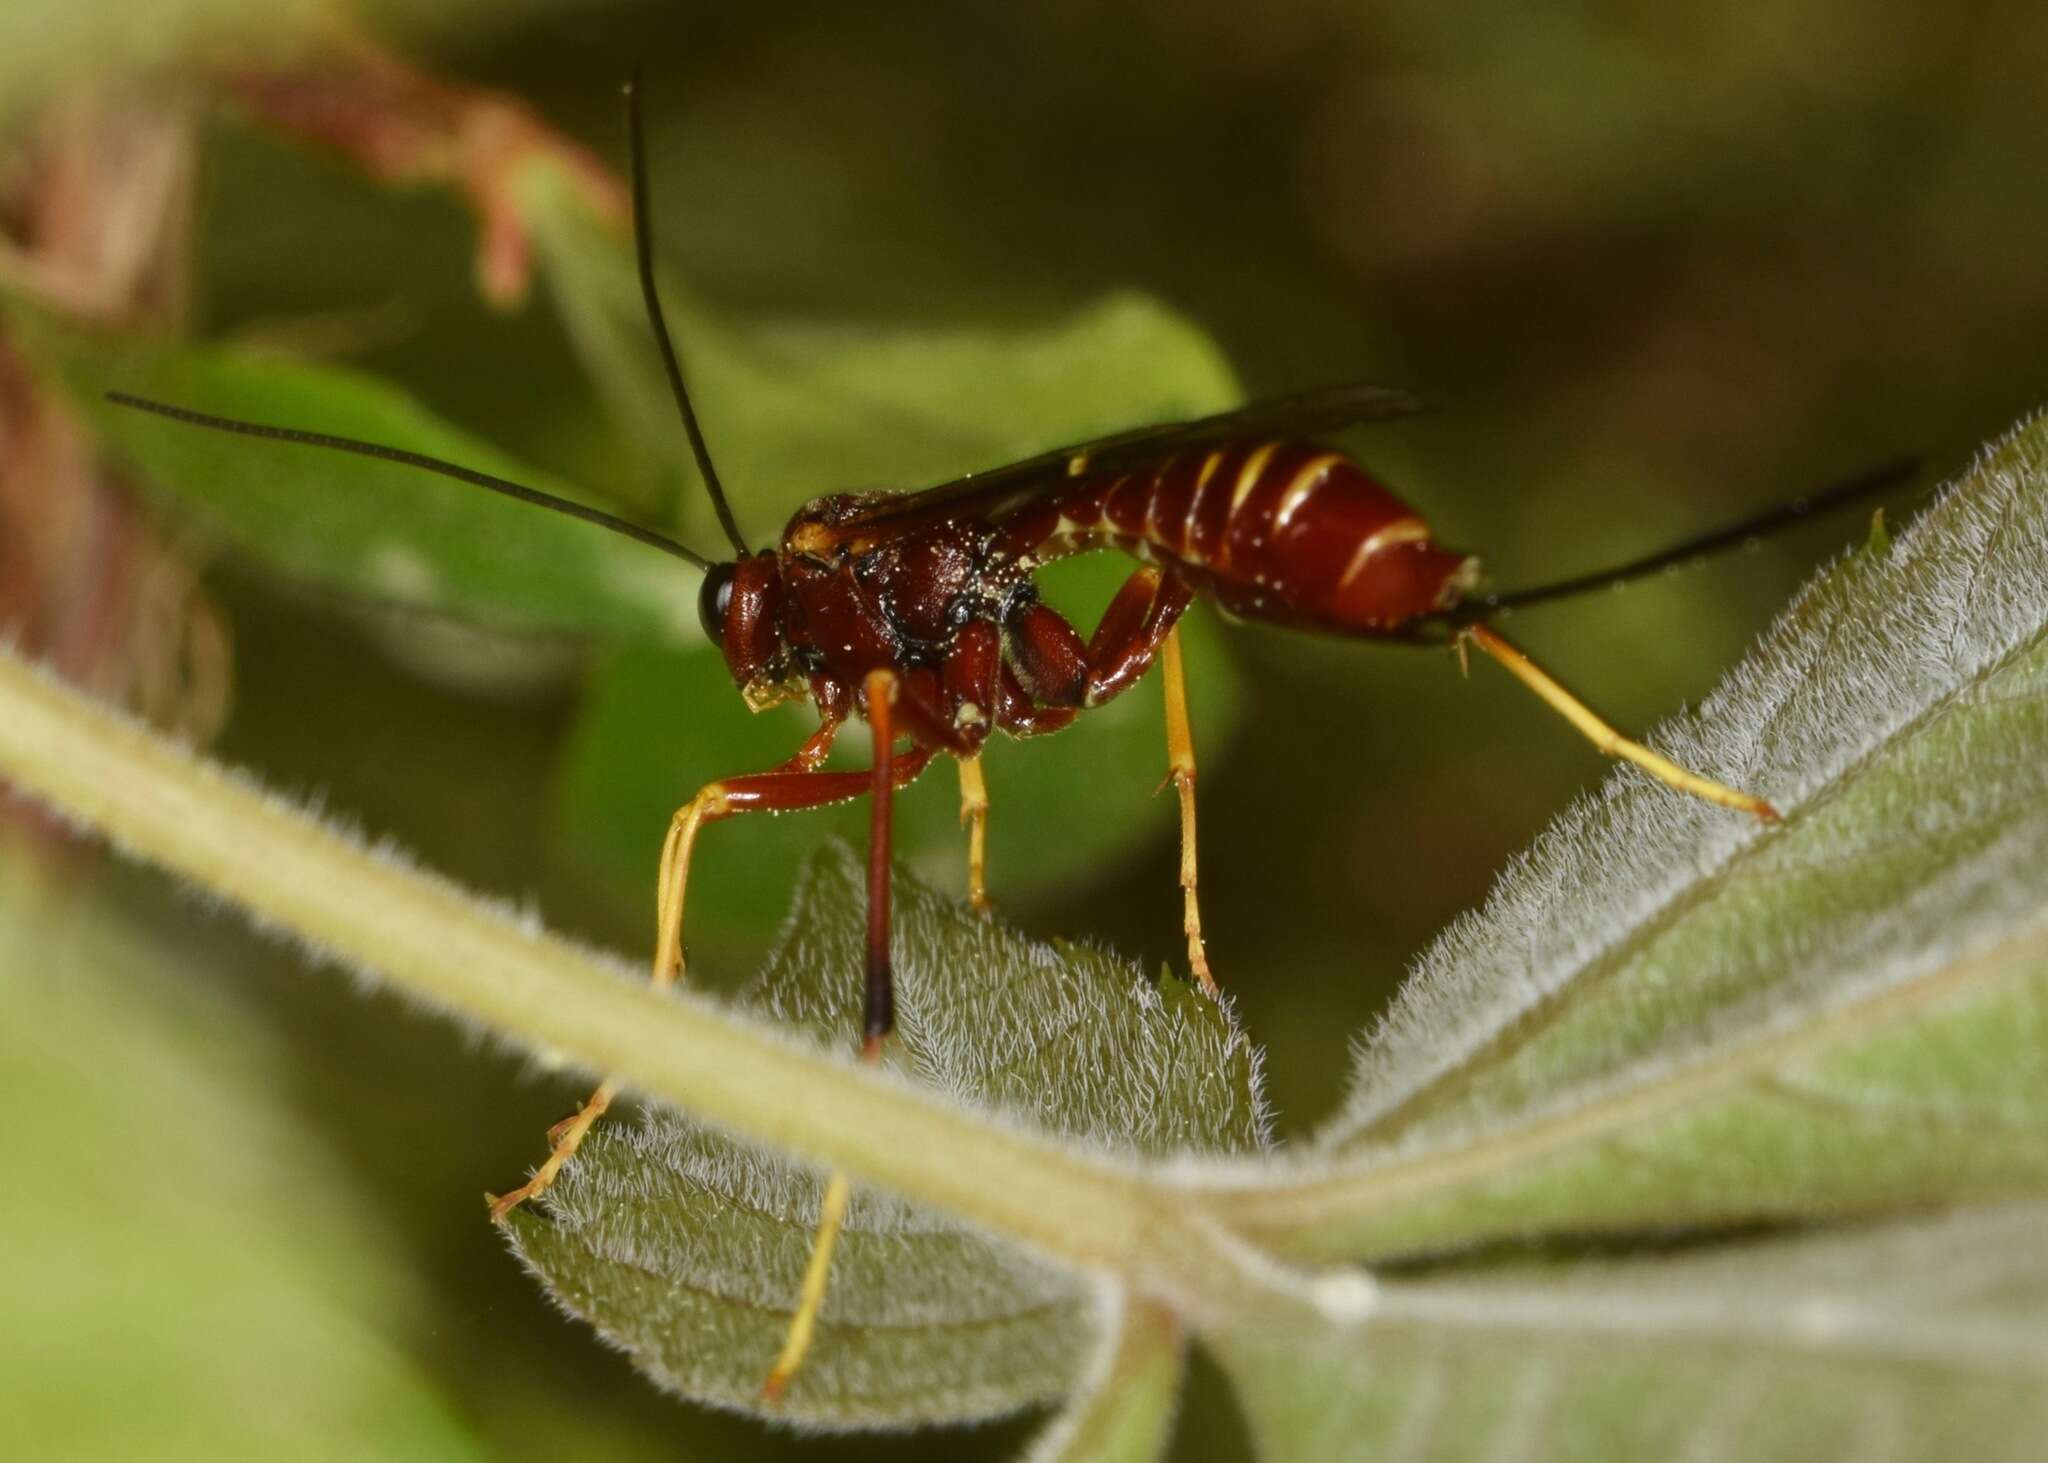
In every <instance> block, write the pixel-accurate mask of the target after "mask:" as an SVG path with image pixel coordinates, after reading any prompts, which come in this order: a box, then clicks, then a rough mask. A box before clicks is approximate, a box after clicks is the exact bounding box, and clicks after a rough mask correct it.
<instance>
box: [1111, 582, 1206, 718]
mask: <svg viewBox="0 0 2048 1463" xmlns="http://www.w3.org/2000/svg"><path fill="white" fill-rule="evenodd" d="M1193 602H1194V591H1193V590H1191V589H1189V588H1188V585H1187V581H1186V580H1184V579H1182V578H1180V577H1179V576H1178V575H1172V574H1162V573H1161V572H1160V571H1159V570H1158V569H1156V568H1153V567H1152V566H1150V565H1147V566H1146V567H1144V568H1142V569H1140V570H1138V571H1137V572H1136V573H1135V574H1133V575H1131V577H1130V578H1129V579H1126V580H1125V581H1124V584H1123V588H1121V589H1119V590H1118V591H1117V592H1116V598H1115V599H1113V600H1111V601H1110V602H1109V608H1108V609H1106V610H1104V611H1103V612H1102V619H1101V621H1100V622H1098V623H1097V625H1096V626H1095V633H1094V634H1093V635H1091V636H1090V637H1089V639H1088V692H1087V704H1088V705H1090V706H1100V705H1101V704H1102V703H1103V702H1105V701H1107V700H1109V699H1111V698H1112V697H1115V696H1120V695H1122V694H1123V693H1124V692H1125V691H1127V690H1129V689H1130V688H1131V687H1132V686H1134V685H1136V684H1137V683H1138V681H1139V680H1140V679H1142V678H1143V676H1144V674H1145V672H1146V671H1148V670H1150V669H1151V668H1152V660H1153V657H1154V656H1156V655H1157V654H1158V653H1159V647H1160V645H1161V644H1162V643H1164V641H1165V640H1166V637H1167V636H1168V635H1171V634H1172V633H1173V627H1174V626H1175V625H1177V624H1178V623H1180V617H1181V615H1182V614H1184V613H1185V612H1186V610H1187V607H1188V606H1189V605H1190V604H1192V603H1193Z"/></svg>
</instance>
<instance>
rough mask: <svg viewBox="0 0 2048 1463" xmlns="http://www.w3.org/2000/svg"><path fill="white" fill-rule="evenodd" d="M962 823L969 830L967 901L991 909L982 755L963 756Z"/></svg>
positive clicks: (979, 908)
mask: <svg viewBox="0 0 2048 1463" xmlns="http://www.w3.org/2000/svg"><path fill="white" fill-rule="evenodd" d="M960 822H961V824H962V825H963V826H964V827H965V828H966V829H967V902H968V903H969V904H970V905H972V906H973V907H974V908H975V909H977V910H980V911H981V912H982V913H983V914H986V913H987V912H988V907H989V906H988V784H987V783H986V782H984V781H982V777H981V758H980V757H979V756H974V757H962V758H961V759H960Z"/></svg>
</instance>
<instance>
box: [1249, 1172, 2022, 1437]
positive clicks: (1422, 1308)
mask: <svg viewBox="0 0 2048 1463" xmlns="http://www.w3.org/2000/svg"><path fill="white" fill-rule="evenodd" d="M2044 1314H2048V1205H2043V1204H2041V1203H2039V1202H2034V1203H2027V1204H2016V1205H2012V1206H2010V1207H2003V1208H1990V1209H1984V1210H1978V1211H1974V1212H1965V1213H1959V1214H1953V1215H1944V1216H1940V1217H1935V1218H1915V1219H1906V1220H1898V1221H1891V1222H1886V1223H1881V1224H1871V1225H1869V1226H1867V1227H1862V1226H1849V1227H1844V1228H1841V1229H1837V1230H1832V1231H1829V1232H1826V1233H1817V1234H1799V1235H1793V1236H1786V1237H1779V1238H1771V1239H1766V1240H1759V1241H1752V1242H1747V1243H1744V1242H1736V1243H1731V1244H1727V1245H1722V1246H1707V1247H1703V1248H1701V1249H1698V1250H1695V1251H1691V1252H1682V1253H1677V1254H1672V1255H1668V1256H1661V1257H1660V1256H1657V1255H1655V1254H1651V1255H1648V1256H1644V1257H1638V1258H1627V1259H1590V1260H1575V1261H1556V1262H1551V1263H1542V1262H1537V1261H1529V1260H1521V1261H1514V1262H1510V1263H1503V1264H1499V1265H1494V1266H1490V1267H1488V1266H1480V1267H1475V1268H1474V1269H1473V1271H1472V1272H1471V1273H1468V1274H1446V1275H1444V1276H1442V1277H1440V1278H1433V1279H1418V1280H1398V1281H1392V1282H1388V1283H1385V1284H1383V1285H1382V1286H1381V1288H1380V1290H1379V1292H1378V1295H1377V1297H1376V1298H1375V1299H1374V1300H1373V1301H1372V1303H1371V1306H1370V1312H1369V1314H1368V1316H1367V1317H1366V1318H1365V1319H1363V1320H1361V1321H1360V1322H1359V1323H1358V1324H1356V1325H1354V1326H1351V1327H1347V1328H1339V1327H1334V1326H1333V1327H1329V1328H1327V1329H1325V1330H1324V1331H1323V1332H1322V1333H1321V1334H1320V1335H1315V1336H1309V1335H1304V1334H1302V1333H1301V1332H1294V1333H1291V1334H1289V1335H1286V1336H1285V1337H1280V1336H1274V1335H1271V1334H1263V1335H1262V1334H1260V1333H1258V1332H1256V1331H1247V1332H1244V1333H1240V1334H1237V1335H1233V1336H1231V1337H1229V1338H1227V1339H1225V1340H1223V1341H1222V1342H1221V1344H1220V1345H1219V1348H1218V1349H1219V1352H1220V1354H1221V1356H1222V1359H1223V1361H1224V1364H1225V1366H1226V1368H1227V1369H1228V1370H1229V1371H1230V1372H1231V1374H1232V1376H1233V1378H1234V1379H1235V1380H1236V1381H1237V1383H1238V1385H1239V1387H1240V1389H1241V1395H1242V1397H1243V1398H1244V1400H1245V1403H1246V1409H1247V1411H1248V1413H1249V1415H1250V1420H1251V1425H1252V1431H1253V1435H1254V1437H1255V1438H1256V1439H1257V1442H1258V1445H1259V1450H1260V1456H1261V1457H1264V1458H1272V1459H1295V1458H1304V1459H1305V1458H1313V1459H1316V1460H1317V1463H1347V1460H1353V1459H1355V1460H1359V1463H1364V1460H1368V1459H1370V1460H1380V1459H1388V1458H1427V1459H1430V1460H1432V1463H1461V1460H1467V1459H1470V1460H1473V1463H1479V1460H1488V1459H1498V1458H1529V1459H1559V1460H1563V1459H1601V1458H1616V1459H1620V1458H1741V1459H1744V1460H1747V1463H1774V1460H1785V1463H1793V1460H1805V1459H1835V1458H1885V1459H1890V1460H1894V1463H1950V1460H1956V1459H1966V1458H1967V1459H1973V1460H1974V1459H1992V1458H2011V1459H2021V1458H2031V1457H2036V1456H2038V1455H2039V1452H2040V1447H2041V1427H2042V1423H2043V1421H2044V1412H2048V1407H2044V1402H2043V1398H2044V1397H2048V1328H2044V1327H2043V1325H2042V1317H2043V1315H2044Z"/></svg>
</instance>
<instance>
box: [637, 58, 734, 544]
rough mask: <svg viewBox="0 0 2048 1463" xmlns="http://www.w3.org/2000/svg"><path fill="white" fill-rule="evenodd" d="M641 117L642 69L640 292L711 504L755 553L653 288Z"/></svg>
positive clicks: (730, 536)
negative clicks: (707, 442)
mask: <svg viewBox="0 0 2048 1463" xmlns="http://www.w3.org/2000/svg"><path fill="white" fill-rule="evenodd" d="M645 132H646V128H645V126H644V125H643V123H642V122H641V119H640V73H639V72H638V71H635V72H634V73H633V77H632V79H631V80H630V81H628V82H627V83H626V136H627V143H628V152H629V153H630V155H631V159H632V172H633V257H634V260H635V262H636V263H637V264H638V265H639V267H640V294H641V297H642V298H643V299H645V300H646V301H647V319H648V322H649V323H650V324H651V325H653V327H654V341H655V344H656V345H658V346H660V347H661V363H662V365H663V366H665V367H667V369H668V385H669V390H670V391H671V392H673V393H674V394H675V398H676V410H677V411H679V412H681V413H682V414H683V430H684V431H685V432H688V433H689V434H690V451H691V452H693V453H695V454H696V457H697V471H698V472H699V473H701V474H702V475H703V478H704V486H705V488H706V489H707V490H708V491H709V492H710V494H711V506H712V507H714V508H716V509H717V510H718V526H719V527H720V528H723V529H724V530H725V536H726V537H727V538H728V539H731V540H732V546H733V547H734V548H735V549H737V550H739V555H740V557H741V558H742V559H744V558H746V557H747V555H748V554H749V553H751V552H753V551H752V550H751V549H749V548H748V547H747V541H746V540H745V539H743V538H741V537H740V526H739V522H738V520H736V519H735V518H734V517H733V516H732V505H731V504H730V503H728V502H726V501H725V488H724V486H723V485H722V484H721V483H720V482H719V481H718V469H717V468H715V467H713V466H712V465H711V449H710V448H709V447H706V446H705V445H704V431H703V429H702V428H701V427H699V426H698V425H697V412H696V409H695V408H694V407H692V406H691V405H690V392H689V388H687V387H685V386H684V385H683V367H682V363H681V362H680V361H678V360H677V359H676V348H675V344H674V342H672V341H671V340H670V339H669V338H668V323H667V322H666V321H664V320H663V319H662V318H661V296H660V295H659V294H657V293H656V292H655V288H654V226H653V223H652V221H651V220H650V219H649V217H648V211H647V139H646V136H645Z"/></svg>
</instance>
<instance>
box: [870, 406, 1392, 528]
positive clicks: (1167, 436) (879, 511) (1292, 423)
mask: <svg viewBox="0 0 2048 1463" xmlns="http://www.w3.org/2000/svg"><path fill="white" fill-rule="evenodd" d="M1427 410H1428V408H1427V407H1426V406H1425V405H1424V404H1423V403H1422V402H1421V401H1418V400H1417V399H1416V398H1415V397H1413V396H1411V395H1409V394H1408V393H1407V392H1405V391H1402V390H1399V389H1398V388H1396V387H1392V386H1370V385H1366V384H1364V383H1362V382H1353V383H1350V384H1347V385H1342V386H1319V387H1317V388H1315V389H1314V390H1312V391H1298V392H1295V393H1294V394H1293V395H1291V396H1275V397H1271V398H1269V399H1267V400H1265V401H1255V402H1252V403H1251V404H1250V405H1248V406H1240V407H1237V408H1235V409H1234V410H1231V411H1226V412H1220V413H1218V414H1217V415H1216V416H1213V417H1198V418H1196V419H1195V420H1194V421H1191V422H1161V423H1159V424H1158V425H1156V426H1150V427H1137V428H1134V429H1133V430H1131V431H1128V432H1118V433H1116V434H1115V435H1114V436H1109V437H1098V438H1096V439H1095V440H1094V441H1092V442H1077V443H1075V444H1074V445H1073V446H1071V447H1058V448H1055V449H1053V450H1052V451H1051V452H1041V453H1039V454H1038V455H1037V456H1036V457H1027V458H1025V459H1024V460H1023V461H1021V462H1013V463H1011V464H1009V465H1008V466H1007V467H997V468H991V469H990V470H988V471H987V472H976V473H969V474H968V475H967V476H966V477H960V478H955V479H953V480H952V481H951V482H947V483H940V484H939V485H938V486H936V487H931V488H926V489H924V490H923V491H922V492H916V493H893V494H888V495H884V496H879V497H877V498H875V499H874V500H873V501H871V502H869V503H866V504H863V505H862V506H861V507H860V508H858V509H856V510H854V512H853V514H852V516H850V517H848V518H845V519H842V520H840V521H839V522H837V523H835V524H834V525H833V530H834V533H835V535H847V534H849V533H851V532H855V531H858V530H860V529H863V528H867V527H871V526H873V525H876V524H880V523H886V522H890V521H892V520H896V519H902V518H909V517H920V518H921V517H925V516H928V515H930V514H932V513H934V512H935V511H937V510H945V511H947V512H953V511H957V510H958V509H960V508H962V507H973V508H974V509H975V510H976V511H978V512H981V513H984V514H987V515H988V516H991V517H994V516H996V515H998V514H1000V513H1002V512H1004V511H1006V510H1007V509H1008V508H1010V507H1011V506H1013V505H1014V504H1015V503H1018V502H1023V501H1027V500H1029V499H1030V498H1031V497H1032V496H1033V495H1034V494H1036V493H1038V492H1039V491H1041V490H1042V489H1044V488H1046V487H1050V486H1056V485H1057V484H1059V483H1061V482H1064V481H1065V480H1066V479H1067V478H1069V477H1072V476H1074V475H1076V474H1077V473H1081V472H1086V471H1092V470H1094V469H1097V468H1105V467H1116V466H1118V465H1120V464H1124V463H1128V462H1133V461H1137V460H1141V459H1152V458H1156V457H1158V456H1159V454H1161V453H1163V452H1178V451H1181V450H1183V449H1185V448H1189V447H1202V446H1207V445H1209V444H1212V443H1216V442H1228V441H1234V440H1237V439H1240V438H1246V437H1250V438H1271V437H1281V438H1299V437H1317V436H1321V435H1323V434H1324V433H1327V432H1334V431H1336V430H1338V429H1339V428H1341V427H1349V426H1354V425H1356V424H1358V423H1360V422H1380V421H1387V420H1389V419H1391V418H1395V417H1412V416H1416V415H1418V414H1419V413H1421V412H1424V411H1427Z"/></svg>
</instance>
